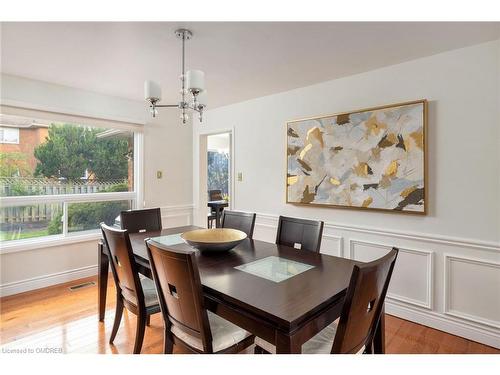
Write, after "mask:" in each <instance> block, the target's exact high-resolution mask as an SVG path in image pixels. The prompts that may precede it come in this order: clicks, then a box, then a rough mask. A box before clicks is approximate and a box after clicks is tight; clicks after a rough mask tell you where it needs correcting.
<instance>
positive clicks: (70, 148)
mask: <svg viewBox="0 0 500 375" xmlns="http://www.w3.org/2000/svg"><path fill="white" fill-rule="evenodd" d="M102 132H103V130H102V129H94V128H89V127H83V126H74V125H68V124H65V125H58V124H51V125H50V128H49V133H48V137H47V140H46V142H44V143H42V144H40V145H39V146H38V147H36V149H35V157H36V158H37V159H38V161H39V162H38V164H37V166H36V169H35V175H36V176H45V177H57V178H65V179H67V180H69V181H72V180H79V179H80V178H81V177H82V176H84V175H85V172H86V171H88V172H90V173H91V174H92V175H93V177H94V178H95V179H98V180H107V179H118V178H122V179H123V178H127V175H128V159H129V157H130V155H129V145H128V141H127V139H125V138H117V137H113V138H106V137H99V134H100V133H102Z"/></svg>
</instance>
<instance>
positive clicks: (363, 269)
mask: <svg viewBox="0 0 500 375" xmlns="http://www.w3.org/2000/svg"><path fill="white" fill-rule="evenodd" d="M398 252H399V249H397V248H395V247H393V248H392V250H391V251H390V252H389V253H388V254H387V255H385V256H383V257H382V258H380V259H377V260H375V261H373V262H369V263H364V264H359V265H355V266H354V268H353V271H352V274H351V280H350V282H349V287H348V288H347V292H346V296H345V300H344V305H343V307H342V312H341V314H340V319H339V320H338V325H337V322H334V323H332V324H330V325H329V326H327V327H326V328H324V329H323V330H322V331H320V332H319V333H318V334H316V335H315V336H313V337H312V338H311V339H310V340H309V341H307V342H306V343H305V344H304V345H302V353H304V354H328V353H332V354H354V353H358V354H360V353H366V354H370V353H373V348H372V343H373V338H374V336H375V331H376V329H377V325H378V324H379V321H380V317H381V314H382V308H383V306H384V300H385V296H386V294H387V288H388V287H389V282H390V281H391V276H392V271H393V269H394V265H395V263H396V258H397V256H398ZM255 345H256V346H255V353H257V354H260V353H265V352H268V353H275V352H276V348H275V346H274V345H272V344H270V343H268V342H267V341H265V340H262V339H261V338H259V337H257V338H256V339H255Z"/></svg>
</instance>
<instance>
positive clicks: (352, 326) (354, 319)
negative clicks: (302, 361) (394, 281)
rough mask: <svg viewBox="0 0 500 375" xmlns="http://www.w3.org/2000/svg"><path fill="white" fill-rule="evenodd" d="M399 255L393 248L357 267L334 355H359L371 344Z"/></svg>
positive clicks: (349, 289) (342, 317) (339, 328)
mask: <svg viewBox="0 0 500 375" xmlns="http://www.w3.org/2000/svg"><path fill="white" fill-rule="evenodd" d="M397 255H398V249H397V248H392V250H391V251H390V252H389V253H388V254H387V255H385V256H384V257H382V258H380V259H377V260H375V261H373V262H369V263H365V264H361V265H355V266H354V269H353V272H352V276H351V281H350V283H349V287H348V289H347V294H346V297H345V302H344V306H343V309H342V313H341V315H340V321H339V325H338V328H337V332H336V334H335V339H334V342H333V347H332V353H345V354H346V353H357V352H358V351H359V350H360V349H361V348H362V347H363V346H368V345H371V342H372V340H373V337H374V335H375V330H376V328H377V324H378V322H379V320H380V315H381V312H382V307H383V304H384V300H385V295H386V294H387V289H388V287H389V282H390V280H391V275H392V271H393V269H394V264H395V263H396V258H397Z"/></svg>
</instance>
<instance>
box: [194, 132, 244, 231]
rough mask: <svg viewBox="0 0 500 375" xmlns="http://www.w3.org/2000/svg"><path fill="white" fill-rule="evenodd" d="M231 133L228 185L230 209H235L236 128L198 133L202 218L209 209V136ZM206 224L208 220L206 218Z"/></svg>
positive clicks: (199, 194) (199, 196)
mask: <svg viewBox="0 0 500 375" xmlns="http://www.w3.org/2000/svg"><path fill="white" fill-rule="evenodd" d="M225 133H229V173H228V175H229V183H228V189H229V207H228V209H230V210H231V209H234V207H235V204H234V202H235V183H234V182H235V181H234V176H235V162H234V160H235V152H234V143H235V142H234V138H235V136H234V127H230V128H221V129H212V130H207V131H199V132H198V155H199V163H198V176H199V181H198V187H199V192H198V201H199V202H200V218H201V213H204V212H205V208H206V207H207V201H208V199H207V185H208V178H207V169H208V160H207V152H208V147H207V139H208V136H210V135H217V134H225ZM205 222H206V218H205Z"/></svg>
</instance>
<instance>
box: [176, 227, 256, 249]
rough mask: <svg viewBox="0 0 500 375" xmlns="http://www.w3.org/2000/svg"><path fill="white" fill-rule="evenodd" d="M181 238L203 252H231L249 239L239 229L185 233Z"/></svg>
mask: <svg viewBox="0 0 500 375" xmlns="http://www.w3.org/2000/svg"><path fill="white" fill-rule="evenodd" d="M181 238H182V239H183V240H184V242H186V243H187V244H188V245H190V246H192V247H194V248H196V249H198V250H200V251H202V252H223V251H229V250H231V249H232V248H233V247H235V246H236V245H238V244H239V243H240V242H242V241H243V240H244V239H245V238H247V235H246V233H245V232H242V231H241V230H237V229H229V228H214V229H196V230H191V231H189V232H184V233H182V234H181Z"/></svg>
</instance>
